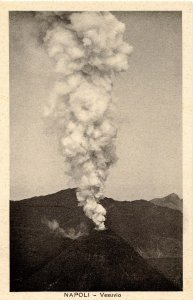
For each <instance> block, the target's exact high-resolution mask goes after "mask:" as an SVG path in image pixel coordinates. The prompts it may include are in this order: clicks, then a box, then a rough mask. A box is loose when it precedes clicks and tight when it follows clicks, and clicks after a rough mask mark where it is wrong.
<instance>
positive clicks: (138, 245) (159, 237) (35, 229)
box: [10, 189, 182, 290]
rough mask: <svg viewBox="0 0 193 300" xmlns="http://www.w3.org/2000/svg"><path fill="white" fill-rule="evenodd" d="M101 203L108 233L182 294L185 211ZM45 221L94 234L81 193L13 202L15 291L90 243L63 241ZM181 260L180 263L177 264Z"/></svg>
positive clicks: (150, 205)
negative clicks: (81, 204)
mask: <svg viewBox="0 0 193 300" xmlns="http://www.w3.org/2000/svg"><path fill="white" fill-rule="evenodd" d="M101 202H102V204H103V205H104V206H105V207H106V209H107V221H106V225H107V228H108V229H109V230H112V231H113V232H114V233H115V234H116V235H118V236H120V237H121V238H122V239H124V242H125V243H127V244H129V247H133V248H134V250H135V251H136V252H138V253H139V254H140V255H141V256H142V257H143V258H145V259H149V258H151V259H152V260H149V261H148V262H149V264H150V265H152V266H156V268H157V270H159V271H160V272H161V273H163V274H164V275H165V276H167V277H168V278H169V279H170V280H172V281H173V282H175V283H177V285H178V287H177V288H179V289H180V288H181V286H182V285H181V280H179V278H181V274H182V271H181V265H182V264H181V262H179V260H181V256H182V214H181V212H179V211H176V210H173V209H169V208H166V207H160V206H156V205H154V204H153V203H151V202H149V201H145V200H138V201H133V202H127V201H124V202H118V201H114V200H113V199H107V198H105V199H103V200H102V201H101ZM44 218H47V219H48V220H50V221H52V220H54V219H55V220H57V222H58V223H59V225H60V226H61V228H62V229H67V228H74V229H75V230H79V227H80V224H81V223H83V224H84V225H85V227H86V228H87V229H86V231H88V232H89V231H90V232H93V230H92V229H93V228H94V225H93V223H92V222H91V221H90V220H89V219H88V218H87V217H85V215H84V213H83V211H82V208H81V207H78V206H77V200H76V194H75V189H69V190H65V191H61V192H58V193H55V194H53V195H48V196H41V197H34V198H32V199H26V200H21V201H17V202H14V201H11V202H10V239H11V244H10V250H11V290H17V289H18V288H19V286H20V287H21V284H22V282H23V280H24V279H25V278H30V277H31V276H32V275H33V274H36V272H38V271H39V270H42V269H43V268H44V266H46V265H47V264H48V263H49V262H51V261H52V260H54V259H55V258H56V257H57V256H58V255H60V254H62V253H64V251H66V250H67V249H69V247H74V245H76V244H77V243H79V242H81V241H82V239H85V238H86V237H81V238H79V239H78V240H76V241H72V240H70V239H67V238H62V237H61V236H59V235H57V234H56V232H53V231H51V230H50V229H49V228H48V226H47V225H45V222H42V220H43V219H44ZM72 245H73V246H72ZM175 257H176V258H178V260H177V259H176V260H173V259H174V258H175ZM160 258H164V259H167V264H166V263H165V261H166V260H163V259H160ZM155 260H157V261H155ZM170 261H171V264H170ZM178 262H179V263H178ZM171 267H172V270H171ZM170 274H171V276H170Z"/></svg>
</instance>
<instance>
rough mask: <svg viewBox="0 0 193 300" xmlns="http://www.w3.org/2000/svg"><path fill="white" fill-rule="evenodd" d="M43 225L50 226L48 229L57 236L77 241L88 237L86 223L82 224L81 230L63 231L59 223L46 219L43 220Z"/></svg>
mask: <svg viewBox="0 0 193 300" xmlns="http://www.w3.org/2000/svg"><path fill="white" fill-rule="evenodd" d="M42 223H43V224H45V225H46V226H48V228H49V229H50V230H51V231H52V232H54V233H55V234H57V235H58V236H61V237H65V238H68V239H71V240H76V239H78V238H79V237H81V236H85V235H88V230H87V226H86V224H85V223H83V222H81V223H80V226H79V228H76V229H75V228H73V227H70V228H67V229H65V230H64V229H63V228H61V227H60V225H59V223H58V222H57V221H56V220H52V221H50V220H48V219H47V218H46V217H44V218H42Z"/></svg>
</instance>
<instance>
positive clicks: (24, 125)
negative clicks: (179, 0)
mask: <svg viewBox="0 0 193 300" xmlns="http://www.w3.org/2000/svg"><path fill="white" fill-rule="evenodd" d="M115 15H116V17H117V18H118V19H119V20H120V21H122V22H124V23H125V25H126V32H125V39H126V40H127V41H128V42H129V43H130V44H131V45H133V47H134V51H133V53H132V55H131V56H130V59H129V62H130V67H129V70H128V71H127V72H125V73H121V74H118V75H116V77H115V78H114V97H116V99H117V115H116V122H117V124H118V125H119V131H118V138H117V142H116V144H117V153H118V157H119V160H118V162H117V164H116V165H115V166H114V167H113V168H112V170H111V173H110V176H109V178H108V181H107V184H106V196H109V197H113V198H114V199H117V200H134V199H140V198H143V199H152V198H155V197H162V196H165V195H167V194H169V193H173V192H174V193H177V194H179V196H182V132H181V131H182V103H181V101H182V100H181V98H182V97H181V93H182V91H181V85H182V83H181V80H182V79H181V13H180V12H116V13H115ZM38 31H39V28H38V25H37V23H36V22H35V20H34V19H33V17H32V16H31V15H30V14H28V13H11V18H10V132H11V199H22V198H27V197H31V196H35V195H36V196H37V195H43V194H48V193H54V192H56V191H58V190H61V189H66V188H68V187H69V186H71V187H72V186H73V185H72V183H70V182H69V179H68V178H67V177H66V176H65V175H64V170H65V165H64V163H63V159H62V157H61V156H60V154H59V152H58V150H57V149H58V143H57V141H56V139H55V137H54V136H52V135H50V134H46V132H45V125H44V123H43V120H42V111H43V107H44V105H45V104H46V101H47V99H48V97H49V91H50V90H51V88H52V86H53V73H52V71H53V65H52V62H51V61H50V60H49V58H48V56H47V54H46V53H45V51H44V49H43V47H42V45H41V44H40V43H39V41H38V38H37V37H38Z"/></svg>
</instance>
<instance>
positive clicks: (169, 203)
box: [150, 193, 183, 212]
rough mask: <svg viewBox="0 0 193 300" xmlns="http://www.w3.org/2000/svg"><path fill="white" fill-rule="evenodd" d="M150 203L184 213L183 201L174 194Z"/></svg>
mask: <svg viewBox="0 0 193 300" xmlns="http://www.w3.org/2000/svg"><path fill="white" fill-rule="evenodd" d="M150 201H151V202H152V203H154V204H156V205H159V206H163V207H168V208H171V209H177V210H179V211H181V212H182V208H183V203H182V199H180V198H179V196H178V195H176V194H174V193H172V194H170V195H168V196H166V197H163V198H155V199H152V200H150Z"/></svg>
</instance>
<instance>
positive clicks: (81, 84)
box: [36, 12, 132, 230]
mask: <svg viewBox="0 0 193 300" xmlns="http://www.w3.org/2000/svg"><path fill="white" fill-rule="evenodd" d="M36 17H37V18H38V20H40V21H41V24H42V28H44V30H45V35H44V37H43V41H44V46H45V49H46V51H47V53H48V55H49V57H50V58H51V59H52V60H53V61H54V64H55V70H54V71H55V78H56V80H55V85H54V87H53V90H52V92H51V97H50V100H49V105H48V106H47V107H46V109H45V116H46V117H47V118H49V119H50V120H51V121H52V124H53V126H54V128H56V129H57V130H56V131H57V134H58V138H59V143H60V150H61V153H62V155H63V157H64V160H65V164H66V166H67V170H66V173H67V174H68V175H69V176H70V177H71V178H73V180H74V182H75V183H76V184H77V186H78V189H77V199H78V202H79V205H80V206H82V207H83V210H84V212H85V214H86V216H87V217H89V218H90V219H92V220H93V222H94V223H95V224H96V229H99V230H103V229H105V225H104V221H105V215H106V210H105V209H104V207H103V206H102V205H101V204H100V203H99V201H100V199H101V198H103V197H104V185H105V181H106V179H107V176H108V172H109V168H110V166H112V165H113V164H114V163H115V162H116V160H117V157H116V153H115V145H114V140H115V138H116V133H117V130H116V126H115V124H114V121H113V111H114V105H113V99H112V75H113V74H114V73H115V72H120V71H125V70H127V68H128V55H129V54H130V53H131V51H132V47H131V46H129V45H128V44H127V43H126V42H124V41H123V34H124V31H125V25H124V24H123V23H121V22H119V21H118V20H117V19H116V18H115V16H113V14H111V13H109V12H81V13H78V12H74V13H62V12H56V13H53V12H46V13H37V15H36Z"/></svg>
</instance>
